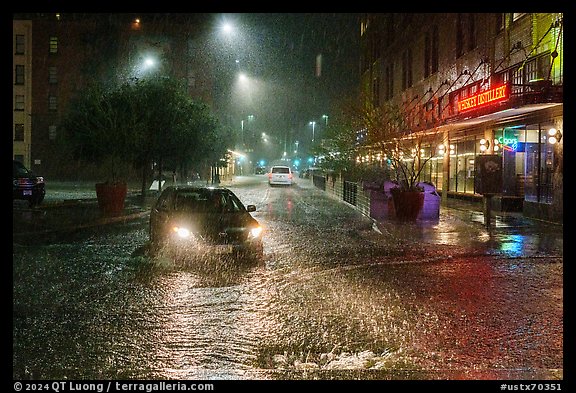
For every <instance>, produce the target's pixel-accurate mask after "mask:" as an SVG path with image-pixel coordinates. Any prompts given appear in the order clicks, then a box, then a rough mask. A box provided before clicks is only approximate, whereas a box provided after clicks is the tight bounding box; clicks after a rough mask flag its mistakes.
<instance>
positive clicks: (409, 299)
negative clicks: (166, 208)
mask: <svg viewBox="0 0 576 393" xmlns="http://www.w3.org/2000/svg"><path fill="white" fill-rule="evenodd" d="M230 188H231V189H232V190H233V191H235V192H236V194H237V195H238V196H239V197H240V199H241V200H242V201H244V203H246V204H255V205H256V206H257V211H256V212H255V213H253V215H254V217H255V218H257V219H258V220H259V221H260V222H261V224H262V225H263V226H264V228H265V234H264V245H265V259H264V261H263V263H262V264H259V265H250V264H242V263H240V264H238V263H234V262H230V261H223V260H216V261H214V260H211V259H210V260H208V259H207V260H206V261H203V262H202V261H201V262H195V263H189V262H186V261H177V260H174V259H173V258H170V257H169V256H168V255H163V254H160V255H156V256H152V255H150V254H149V253H148V252H147V241H148V233H147V219H148V217H147V213H146V206H142V203H140V204H137V203H134V204H132V203H129V204H128V206H127V209H128V210H129V213H130V214H131V215H132V219H130V220H117V221H116V222H115V223H114V224H113V225H101V226H100V225H98V226H92V225H84V226H81V228H76V229H72V228H73V226H66V225H64V224H65V221H66V220H68V221H69V223H71V224H72V223H76V224H77V223H78V222H88V221H90V222H94V221H95V220H100V219H102V218H101V217H98V216H97V212H95V210H94V209H87V208H81V205H82V203H88V204H89V203H91V202H89V201H87V202H82V203H81V204H80V207H78V210H77V211H74V213H73V214H72V215H73V218H72V217H68V218H66V214H68V215H70V214H71V213H70V211H69V212H68V213H64V212H60V211H59V212H58V213H56V211H55V210H54V211H49V209H50V208H46V209H40V210H39V211H34V212H31V211H28V210H26V209H21V210H19V209H16V208H15V213H14V217H13V232H14V234H15V236H14V240H13V322H14V323H13V335H12V336H13V378H14V379H64V378H66V379H127V378H134V379H242V380H245V379H271V380H274V379H366V380H368V379H388V380H389V379H420V380H423V379H424V380H428V379H504V380H506V379H533V380H534V379H550V380H560V379H562V378H563V357H564V352H563V333H564V332H563V300H564V298H563V251H562V250H563V235H562V228H561V227H560V228H558V227H556V226H544V227H543V226H542V225H541V224H539V223H534V222H530V221H526V220H522V219H519V218H518V217H514V216H511V217H504V218H499V219H496V220H495V225H494V227H493V228H489V229H487V228H485V227H484V226H483V225H482V222H483V221H482V217H481V215H478V214H477V213H474V212H470V211H463V210H459V209H458V207H457V206H454V208H446V209H444V210H443V214H442V215H441V218H440V220H439V221H438V222H431V223H412V224H409V223H397V222H380V223H374V222H372V221H371V220H369V219H367V218H365V217H363V216H362V215H360V214H359V213H358V212H356V211H354V210H353V209H351V208H350V207H349V206H348V205H346V204H345V203H344V202H341V201H337V200H335V199H333V198H331V197H329V196H327V195H326V194H325V193H323V192H321V191H319V190H317V189H315V188H314V187H313V186H312V185H311V184H310V182H308V181H306V180H302V179H300V180H299V181H298V183H297V184H296V185H294V186H292V187H268V185H267V184H266V182H265V177H264V176H257V177H246V178H242V179H239V180H238V181H235V182H233V183H232V184H231V185H230ZM144 205H146V204H144ZM84 207H85V206H84ZM89 211H90V212H89ZM59 214H60V215H61V217H59V216H58V215H59ZM83 214H84V215H85V216H82V215H83ZM90 215H92V216H90ZM55 216H56V217H58V219H57V221H58V222H59V224H60V226H61V228H65V229H66V230H64V231H58V232H52V231H50V228H51V226H53V225H54V221H53V220H54V217H55ZM36 217H41V218H40V219H36ZM77 226H78V225H76V227H77Z"/></svg>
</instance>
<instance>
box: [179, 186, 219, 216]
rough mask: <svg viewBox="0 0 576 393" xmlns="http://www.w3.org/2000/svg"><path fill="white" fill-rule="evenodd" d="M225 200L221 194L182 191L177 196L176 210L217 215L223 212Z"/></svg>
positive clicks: (203, 191) (202, 191) (204, 191)
mask: <svg viewBox="0 0 576 393" xmlns="http://www.w3.org/2000/svg"><path fill="white" fill-rule="evenodd" d="M222 207H223V198H222V195H221V194H219V193H211V192H208V191H207V190H190V191H188V190H187V191H182V192H179V193H177V194H176V200H175V205H174V208H175V210H177V211H186V212H195V213H217V212H220V211H222Z"/></svg>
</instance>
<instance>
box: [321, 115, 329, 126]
mask: <svg viewBox="0 0 576 393" xmlns="http://www.w3.org/2000/svg"><path fill="white" fill-rule="evenodd" d="M322 118H323V119H324V122H325V123H324V124H325V125H326V127H328V115H322Z"/></svg>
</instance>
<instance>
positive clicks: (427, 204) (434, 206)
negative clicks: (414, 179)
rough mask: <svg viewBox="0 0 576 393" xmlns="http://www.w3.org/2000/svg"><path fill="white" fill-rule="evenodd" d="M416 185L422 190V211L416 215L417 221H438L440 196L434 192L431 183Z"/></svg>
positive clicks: (434, 189) (434, 188)
mask: <svg viewBox="0 0 576 393" xmlns="http://www.w3.org/2000/svg"><path fill="white" fill-rule="evenodd" d="M418 185H419V186H420V187H422V188H424V204H423V205H422V210H420V213H419V214H418V220H426V221H428V220H438V219H440V200H441V196H440V194H438V192H437V191H436V187H434V185H433V184H431V183H424V182H422V183H418Z"/></svg>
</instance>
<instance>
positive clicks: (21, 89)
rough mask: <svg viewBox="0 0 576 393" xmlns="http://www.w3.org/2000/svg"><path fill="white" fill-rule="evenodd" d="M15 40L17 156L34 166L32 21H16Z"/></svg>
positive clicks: (14, 150) (14, 148) (13, 120)
mask: <svg viewBox="0 0 576 393" xmlns="http://www.w3.org/2000/svg"><path fill="white" fill-rule="evenodd" d="M12 31H13V35H14V40H13V41H12V42H13V61H12V63H13V65H14V68H13V81H14V87H13V89H12V93H13V106H14V107H13V110H14V115H13V116H12V123H13V126H12V133H13V150H12V155H13V158H14V159H16V160H18V161H20V162H22V163H23V164H24V165H25V166H26V167H28V168H30V163H31V162H30V160H31V149H32V148H31V146H32V117H31V114H32V23H31V22H30V21H18V20H15V21H14V22H13V24H12Z"/></svg>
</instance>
